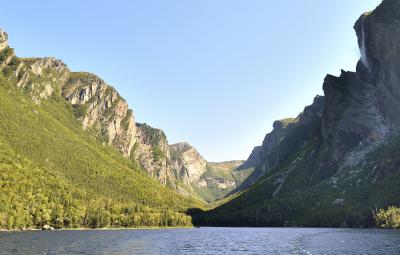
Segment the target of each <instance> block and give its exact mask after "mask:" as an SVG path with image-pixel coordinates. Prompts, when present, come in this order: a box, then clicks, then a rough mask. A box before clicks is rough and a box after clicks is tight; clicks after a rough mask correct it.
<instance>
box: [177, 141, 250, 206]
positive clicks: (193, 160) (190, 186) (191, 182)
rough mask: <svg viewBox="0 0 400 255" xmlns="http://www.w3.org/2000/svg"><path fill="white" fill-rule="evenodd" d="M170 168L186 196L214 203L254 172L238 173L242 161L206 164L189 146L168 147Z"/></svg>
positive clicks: (186, 144) (181, 144)
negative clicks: (186, 193) (187, 194)
mask: <svg viewBox="0 0 400 255" xmlns="http://www.w3.org/2000/svg"><path fill="white" fill-rule="evenodd" d="M170 148H171V160H170V161H171V162H172V164H171V167H172V169H175V172H176V173H177V178H178V180H179V181H180V184H181V185H180V186H181V187H182V188H185V189H186V191H187V192H188V193H191V194H195V195H197V196H198V197H200V198H202V199H204V200H206V201H208V202H214V201H216V200H219V199H222V198H224V197H225V196H226V195H227V194H228V193H229V192H230V191H232V190H233V189H235V188H236V187H237V186H239V185H240V184H241V183H242V182H243V180H244V179H246V178H247V177H248V175H249V174H250V173H251V171H252V170H253V169H245V170H240V171H239V170H237V167H239V166H240V165H241V164H242V163H243V161H240V160H237V161H229V162H221V163H211V162H207V161H206V160H205V159H204V158H203V157H202V156H201V155H200V153H199V152H198V151H197V150H196V149H195V148H193V147H192V146H191V145H189V144H188V143H178V144H173V145H171V147H170Z"/></svg>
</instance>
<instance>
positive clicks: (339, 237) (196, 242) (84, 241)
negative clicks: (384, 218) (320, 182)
mask: <svg viewBox="0 0 400 255" xmlns="http://www.w3.org/2000/svg"><path fill="white" fill-rule="evenodd" d="M0 254H48V255H49V254H167V255H173V254H179V255H180V254H212V255H218V254H324V255H325V254H373V255H375V254H393V255H394V254H396V255H398V254H400V231H396V230H371V229H328V228H327V229H323V228H321V229H313V228H198V229H165V230H97V231H53V232H46V231H32V232H0Z"/></svg>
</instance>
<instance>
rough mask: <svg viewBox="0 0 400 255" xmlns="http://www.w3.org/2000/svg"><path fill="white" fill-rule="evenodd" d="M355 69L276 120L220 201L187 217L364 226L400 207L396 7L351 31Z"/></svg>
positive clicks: (389, 5)
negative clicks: (376, 214)
mask: <svg viewBox="0 0 400 255" xmlns="http://www.w3.org/2000/svg"><path fill="white" fill-rule="evenodd" d="M354 28H355V30H356V33H357V36H358V44H359V46H360V51H361V59H360V61H359V62H358V64H357V71H356V72H355V73H354V72H345V71H342V74H341V76H340V77H334V76H332V75H328V76H327V77H326V78H325V81H324V85H323V89H324V93H325V96H324V97H321V96H318V97H316V98H315V100H314V102H313V104H312V105H310V106H308V107H306V108H305V109H304V111H303V112H302V113H301V114H300V115H299V116H298V117H297V118H295V119H288V120H283V121H277V122H275V123H274V129H273V131H272V132H271V133H270V134H268V135H267V136H266V137H265V140H264V142H263V144H262V146H261V148H256V149H255V152H254V153H253V155H252V156H251V157H250V158H249V160H248V162H245V163H244V165H250V166H254V167H255V170H254V172H253V173H252V174H251V175H250V176H249V178H248V179H247V180H245V181H244V182H243V183H242V185H241V186H239V187H238V189H237V190H239V191H241V193H239V194H236V195H234V196H233V197H231V198H230V201H228V202H227V203H225V204H222V205H221V206H219V207H217V208H215V209H214V210H210V211H208V212H204V213H199V212H197V211H196V213H195V214H193V216H194V219H195V222H196V224H199V225H220V226H370V225H372V224H373V213H372V212H373V210H374V209H376V208H382V207H386V206H388V205H399V204H400V155H399V153H398V152H399V151H400V134H399V130H400V43H399V42H400V40H399V39H400V1H398V0H384V1H383V2H382V4H381V5H379V6H378V7H377V8H376V10H374V11H373V12H370V13H365V14H363V15H362V16H361V17H360V18H359V20H358V21H357V22H356V24H355V26H354Z"/></svg>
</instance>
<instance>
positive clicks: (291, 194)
mask: <svg viewBox="0 0 400 255" xmlns="http://www.w3.org/2000/svg"><path fill="white" fill-rule="evenodd" d="M318 146H319V143H316V142H312V143H309V144H307V145H305V146H303V148H302V149H301V150H300V152H298V153H296V154H295V155H294V156H293V157H290V158H289V159H288V160H287V161H286V162H284V163H282V164H281V165H278V166H277V167H275V168H274V169H272V171H271V172H270V173H269V174H267V175H266V176H265V177H264V178H262V179H261V180H260V181H258V182H256V183H255V184H254V185H252V186H250V187H249V188H248V189H247V190H245V191H243V192H241V193H239V194H235V195H233V196H232V197H228V198H226V199H224V201H223V202H222V203H220V204H219V206H218V207H216V208H213V209H211V210H208V211H205V212H202V211H201V210H193V211H191V215H192V217H193V220H194V224H195V225H213V226H308V227H318V226H326V227H328V226H330V227H361V226H369V227H371V226H374V225H375V220H374V215H373V208H376V207H378V208H386V207H387V206H388V205H398V204H400V188H399V187H400V172H399V171H396V169H398V168H396V166H398V165H399V163H400V157H399V156H398V155H399V154H398V150H399V148H400V136H398V137H394V138H392V139H391V141H390V143H388V144H385V145H382V146H381V147H378V148H377V149H376V150H374V151H372V152H371V153H370V154H369V155H368V156H367V158H366V159H365V160H363V161H362V162H361V163H360V164H359V165H357V166H352V167H351V168H349V169H343V171H342V172H341V173H340V175H334V174H332V175H331V176H326V173H319V172H318V171H316V169H317V168H316V167H315V163H313V161H312V160H311V159H312V158H313V157H314V156H315V155H313V152H314V151H315V148H318ZM378 160H379V161H378ZM294 161H295V162H296V164H295V165H293V164H290V162H294ZM376 162H381V163H380V164H379V167H374V166H375V165H376ZM317 163H318V162H317ZM324 171H326V172H328V173H329V172H330V170H329V169H324ZM331 177H334V178H333V179H331ZM333 180H334V181H333ZM395 211H396V210H394V209H392V210H391V211H390V213H389V212H386V214H382V215H387V216H384V217H383V218H386V219H387V220H388V222H392V223H393V222H394V219H395V218H396V217H397V216H395ZM397 212H398V211H397ZM386 219H385V220H386ZM389 219H390V220H389ZM379 222H380V223H379V224H380V225H382V223H381V222H382V221H379ZM384 222H385V221H384ZM392 223H391V224H392ZM384 224H386V223H384ZM389 225H390V224H389ZM392 225H393V224H392Z"/></svg>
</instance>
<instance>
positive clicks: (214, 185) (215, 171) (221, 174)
mask: <svg viewBox="0 0 400 255" xmlns="http://www.w3.org/2000/svg"><path fill="white" fill-rule="evenodd" d="M242 163H243V162H242V161H231V162H222V163H208V164H207V171H206V172H205V173H204V174H203V175H202V176H201V178H202V179H204V180H205V181H206V182H207V187H197V186H195V185H194V186H193V189H194V191H195V193H196V194H197V195H198V196H200V197H201V198H202V199H204V200H205V201H207V202H215V201H217V200H221V199H223V198H225V197H226V196H227V194H229V192H231V191H232V190H233V189H234V188H235V187H236V185H239V184H240V183H242V182H243V181H244V180H245V179H246V178H247V177H248V176H249V175H250V174H251V173H252V171H253V170H254V168H249V169H243V170H237V167H238V166H239V165H240V164H242ZM225 185H226V187H225V188H224V186H225Z"/></svg>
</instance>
